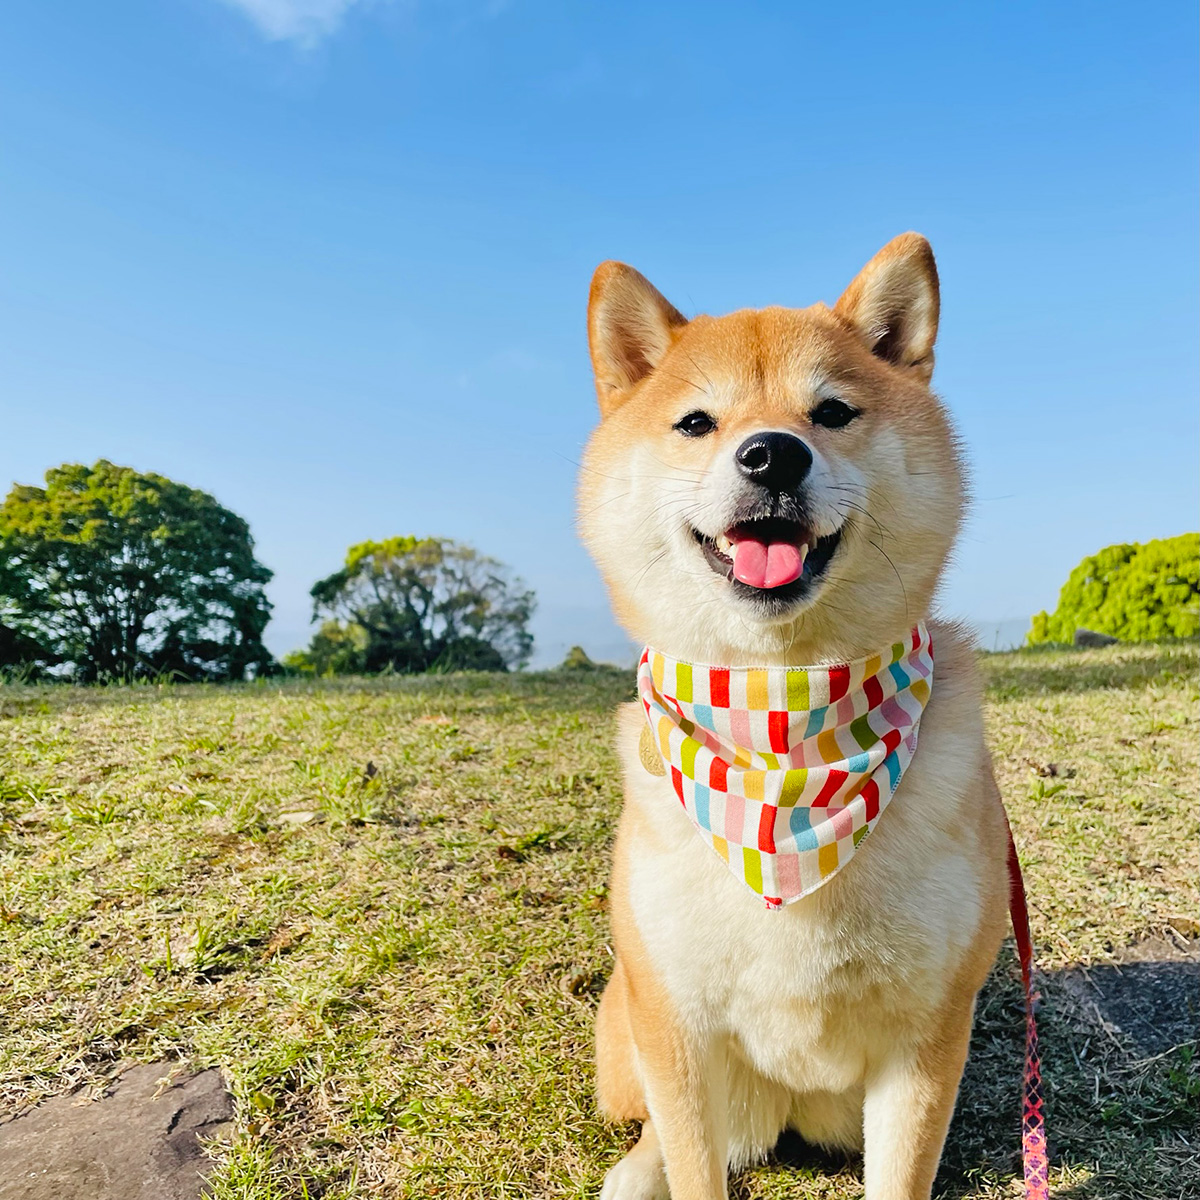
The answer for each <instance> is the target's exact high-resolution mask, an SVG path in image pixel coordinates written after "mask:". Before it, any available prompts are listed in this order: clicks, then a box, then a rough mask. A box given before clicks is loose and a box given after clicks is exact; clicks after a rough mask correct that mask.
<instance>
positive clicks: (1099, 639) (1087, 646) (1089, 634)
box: [1075, 629, 1121, 650]
mask: <svg viewBox="0 0 1200 1200" xmlns="http://www.w3.org/2000/svg"><path fill="white" fill-rule="evenodd" d="M1120 640H1121V639H1120V638H1115V637H1109V636H1108V634H1107V633H1097V632H1096V631H1095V630H1094V629H1077V630H1075V645H1076V646H1079V647H1080V648H1081V649H1084V650H1094V649H1096V647H1098V646H1115V645H1116V644H1117V642H1119V641H1120Z"/></svg>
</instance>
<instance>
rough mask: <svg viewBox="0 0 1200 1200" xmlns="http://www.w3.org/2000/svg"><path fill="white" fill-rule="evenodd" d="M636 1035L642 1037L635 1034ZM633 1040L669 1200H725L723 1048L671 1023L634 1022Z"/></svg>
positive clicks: (719, 1044) (725, 1136)
mask: <svg viewBox="0 0 1200 1200" xmlns="http://www.w3.org/2000/svg"><path fill="white" fill-rule="evenodd" d="M639 1035H640V1036H639ZM634 1040H635V1042H636V1044H637V1049H638V1062H639V1066H640V1068H641V1072H642V1083H643V1087H644V1088H645V1094H646V1107H647V1109H648V1110H649V1113H650V1119H651V1122H652V1123H653V1126H654V1130H655V1133H656V1135H657V1138H658V1143H659V1146H660V1148H661V1153H662V1157H663V1162H664V1163H665V1165H666V1173H667V1182H668V1184H669V1186H670V1193H671V1200H725V1198H726V1195H727V1192H726V1183H725V1180H726V1169H727V1165H728V1157H729V1155H728V1132H727V1128H726V1127H727V1117H728V1113H727V1108H728V1104H727V1097H726V1081H725V1071H726V1066H725V1046H724V1043H723V1042H722V1041H720V1040H719V1039H716V1038H712V1037H708V1038H704V1039H697V1038H695V1037H689V1036H688V1035H687V1034H686V1033H685V1032H684V1031H682V1030H680V1029H679V1028H677V1027H675V1028H672V1027H670V1026H669V1025H666V1024H665V1023H663V1024H657V1025H651V1024H649V1023H645V1022H641V1021H635V1025H634Z"/></svg>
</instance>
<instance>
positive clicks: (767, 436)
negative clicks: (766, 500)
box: [734, 432, 812, 492]
mask: <svg viewBox="0 0 1200 1200" xmlns="http://www.w3.org/2000/svg"><path fill="white" fill-rule="evenodd" d="M734 458H736V459H737V465H738V470H739V471H741V473H742V474H743V475H745V476H746V478H747V479H752V480H753V481H754V482H755V483H757V484H761V485H762V486H763V487H765V488H767V489H769V490H770V491H772V492H789V491H791V490H792V489H794V488H797V487H799V486H800V484H802V483H803V482H804V477H805V476H806V475H807V474H808V472H809V468H810V467H811V466H812V451H811V450H810V449H809V448H808V447H807V446H806V445H805V444H804V443H803V442H802V441H801V440H800V439H799V438H798V437H796V436H795V435H794V434H791V433H775V432H772V433H756V434H754V435H753V436H751V437H748V438H747V439H746V440H745V441H744V442H743V443H742V444H741V445H740V446H739V447H738V448H737V452H736V453H735V454H734Z"/></svg>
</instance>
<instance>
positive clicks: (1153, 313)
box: [0, 0, 1200, 662]
mask: <svg viewBox="0 0 1200 1200" xmlns="http://www.w3.org/2000/svg"><path fill="white" fill-rule="evenodd" d="M1196 23H1197V22H1196V12H1195V6H1194V5H1190V4H1183V3H1168V4H1160V5H1153V6H1142V7H1140V8H1139V7H1136V6H1130V5H1129V4H1127V3H1124V4H1119V5H1118V4H1109V3H1096V2H1093V3H1079V4H1068V3H1037V4H1021V3H1010V4H1004V5H983V4H955V3H945V4H921V5H917V4H910V5H904V4H895V3H891V4H876V5H872V4H858V5H828V4H800V3H788V4H785V3H778V4H771V5H763V4H738V5H732V4H704V3H694V2H693V3H688V4H660V5H640V4H622V3H611V4H606V5H576V4H560V3H549V2H546V3H534V2H521V0H512V2H510V3H505V2H503V0H500V2H491V3H488V2H486V0H485V2H479V0H443V2H441V3H426V2H423V0H415V2H405V0H357V2H356V0H112V3H108V4H96V3H94V0H60V2H58V3H55V4H46V3H45V2H44V0H10V2H9V3H7V4H6V5H5V8H4V14H3V16H0V111H2V114H3V116H2V119H0V162H2V163H3V170H2V171H0V247H2V259H3V270H2V271H0V328H2V329H3V334H2V335H0V485H3V486H7V484H8V483H9V482H10V481H13V480H18V481H21V482H37V481H39V480H40V479H41V476H42V474H43V472H44V471H45V470H46V468H47V467H49V466H52V465H55V464H57V463H60V462H63V461H86V462H90V461H92V460H94V459H96V458H99V457H106V458H110V459H112V460H114V461H117V462H121V463H127V464H130V465H133V466H136V467H138V468H139V469H142V470H154V471H159V472H162V473H164V474H167V475H170V476H172V477H174V478H178V479H180V480H182V481H185V482H187V483H190V484H193V485H195V486H199V487H202V488H204V489H205V490H208V491H211V492H213V493H214V494H215V495H216V496H217V497H218V498H219V499H220V500H221V501H222V502H223V503H225V504H227V505H229V506H230V507H232V508H233V509H235V510H236V511H238V512H240V513H241V514H242V515H244V516H245V517H246V518H247V519H248V520H249V521H250V523H251V527H252V529H253V531H254V534H255V537H256V539H257V543H258V549H259V555H260V557H261V558H262V559H263V561H264V562H266V564H267V565H268V566H270V567H271V568H272V569H273V570H274V571H275V573H276V576H275V581H274V583H273V585H272V589H271V595H272V598H273V600H274V602H275V604H276V616H275V619H274V621H273V622H272V625H271V627H270V629H269V631H268V642H269V644H270V645H271V646H272V648H273V649H275V650H276V651H279V652H283V651H286V650H288V649H291V648H294V647H296V646H298V645H300V644H302V643H303V642H304V641H305V640H306V639H307V636H308V633H309V627H308V619H309V601H308V596H307V592H308V588H309V586H310V585H311V584H312V582H313V581H314V580H315V579H317V578H318V577H320V576H322V575H324V574H327V573H328V572H329V571H331V570H333V569H335V568H336V567H337V565H338V564H339V562H340V561H341V558H342V555H343V554H344V551H345V548H346V546H347V545H348V544H350V543H351V542H354V541H359V540H362V539H364V538H369V537H384V536H388V535H391V534H396V533H409V532H412V533H421V534H442V535H447V536H452V537H457V538H462V539H464V540H467V541H469V542H472V543H474V544H475V545H477V546H478V547H480V548H481V549H483V550H486V551H487V552H489V553H492V554H494V555H496V556H497V557H499V558H501V559H503V560H504V561H506V562H508V563H509V564H511V565H512V566H513V567H514V568H515V569H516V570H517V571H518V572H519V573H520V574H521V575H523V576H524V577H525V579H527V580H528V582H529V583H530V584H532V585H533V586H534V587H535V589H536V590H537V593H538V596H539V599H540V611H539V615H538V618H537V623H536V633H537V635H538V640H539V652H538V661H541V662H548V661H556V660H557V659H558V658H559V657H561V655H562V653H563V651H564V650H565V648H566V647H567V646H568V645H570V644H571V643H573V642H582V643H583V644H584V645H585V646H586V647H587V648H588V649H589V650H590V651H592V652H593V653H594V654H596V655H598V656H602V657H617V656H619V655H621V654H623V653H624V641H623V638H622V637H621V635H620V633H619V632H618V631H617V630H616V628H615V626H614V625H613V624H612V622H611V619H610V618H609V616H608V608H607V603H606V600H605V597H604V595H603V592H602V590H601V587H600V584H599V581H598V579H597V577H596V575H595V573H594V571H593V570H592V568H591V566H590V564H589V562H588V560H587V559H586V557H585V555H584V553H583V551H582V550H581V549H580V548H579V546H578V545H577V542H576V539H575V535H574V531H573V525H572V491H573V486H574V474H575V469H576V468H575V460H576V459H577V458H578V455H579V449H580V446H581V444H582V442H583V441H584V439H585V438H586V436H587V433H588V430H589V428H590V427H591V424H592V422H593V419H594V393H593V392H592V387H591V381H590V375H589V368H588V362H587V353H586V340H585V326H584V310H585V300H586V294H587V285H588V280H589V278H590V274H591V271H592V269H593V268H594V266H595V265H596V264H597V263H598V262H599V261H601V260H602V259H605V258H620V259H624V260H625V261H628V262H631V263H633V264H634V265H635V266H637V267H638V268H639V269H641V270H642V271H643V272H644V273H646V274H647V275H648V276H649V277H650V278H651V279H652V280H653V281H654V282H655V283H657V284H658V286H659V287H660V288H661V289H662V290H663V291H664V292H665V293H666V294H667V295H668V296H669V297H670V298H671V299H672V300H673V301H674V302H675V303H676V304H677V305H678V306H679V307H681V308H682V309H684V310H685V311H686V312H698V311H712V312H719V311H728V310H730V309H733V308H738V307H742V306H746V305H763V304H768V303H782V304H797V305H803V304H808V303H811V302H813V301H815V300H818V299H824V300H827V301H832V300H833V299H835V298H836V296H837V295H838V294H839V292H840V291H841V289H842V288H843V287H844V286H845V284H846V283H848V282H849V280H850V279H851V278H852V276H853V275H854V273H855V272H856V271H857V270H858V268H859V267H860V266H861V265H862V263H863V262H865V261H866V259H867V258H868V257H870V255H871V254H872V253H873V252H874V251H875V250H876V249H877V248H878V247H879V246H880V245H882V244H883V243H884V242H885V241H887V240H888V239H889V238H890V237H892V236H893V235H894V234H896V233H899V232H902V231H903V230H906V229H918V230H920V231H922V232H923V233H925V234H926V235H927V236H929V237H930V239H931V240H932V242H933V245H934V249H935V251H936V253H937V255H938V259H939V266H940V269H941V274H942V285H943V324H942V335H941V339H940V344H939V349H940V353H939V363H938V369H937V372H936V374H935V386H936V387H937V389H938V390H939V392H940V393H941V394H942V395H943V396H944V398H945V399H946V401H947V403H948V405H949V406H950V408H951V409H952V411H953V412H954V414H955V417H956V420H957V423H958V425H959V428H960V430H961V432H962V433H963V435H964V437H965V439H966V442H967V445H968V448H969V453H970V458H971V461H972V464H973V468H974V476H975V491H976V501H975V507H974V514H973V518H972V521H971V524H970V526H969V528H968V530H967V533H966V536H965V537H964V539H963V542H962V544H961V547H960V551H959V554H958V557H957V561H956V565H955V567H954V571H953V574H952V576H951V578H950V580H949V582H948V586H947V588H946V591H945V595H944V607H945V608H946V609H948V610H950V611H954V612H957V613H960V614H963V615H965V616H967V617H970V618H972V619H975V620H977V621H979V622H982V623H988V622H994V621H1001V620H1006V619H1015V618H1019V619H1025V618H1027V617H1028V615H1029V614H1030V613H1032V612H1034V611H1035V610H1037V609H1039V608H1041V607H1053V604H1054V602H1055V598H1056V595H1057V591H1058V588H1059V586H1060V585H1061V583H1062V582H1063V580H1064V579H1065V577H1066V574H1067V572H1068V571H1069V570H1070V568H1071V567H1072V566H1073V565H1074V564H1075V563H1076V562H1077V561H1078V560H1079V559H1080V558H1081V557H1083V555H1085V554H1087V553H1089V552H1091V551H1093V550H1095V549H1098V548H1099V547H1101V546H1103V545H1106V544H1108V543H1111V542H1114V541H1123V540H1130V541H1140V540H1145V539H1147V538H1151V537H1159V536H1168V535H1171V534H1175V533H1179V532H1182V531H1184V530H1186V529H1189V528H1195V527H1196V524H1197V502H1198V499H1200V497H1198V488H1197V472H1196V448H1197V433H1198V429H1197V425H1198V415H1197V414H1198V410H1197V404H1196V396H1197V382H1198V381H1197V361H1196V353H1195V330H1196V325H1197V317H1198V315H1200V313H1198V304H1197V280H1196V261H1197V249H1198V247H1197V229H1196V220H1195V218H1196V207H1197V204H1196V202H1197V172H1196V161H1197V156H1196V150H1197V98H1198V97H1197V77H1196V61H1195V47H1196V35H1197V28H1196Z"/></svg>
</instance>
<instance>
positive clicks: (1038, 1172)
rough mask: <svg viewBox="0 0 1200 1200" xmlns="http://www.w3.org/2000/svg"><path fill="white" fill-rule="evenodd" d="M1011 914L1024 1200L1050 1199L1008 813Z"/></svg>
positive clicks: (1022, 907)
mask: <svg viewBox="0 0 1200 1200" xmlns="http://www.w3.org/2000/svg"><path fill="white" fill-rule="evenodd" d="M1004 824H1005V828H1007V829H1008V911H1009V913H1010V914H1011V916H1012V926H1013V933H1015V934H1016V935H1017V955H1018V956H1019V958H1020V960H1021V982H1022V983H1023V984H1024V985H1025V1084H1024V1093H1023V1095H1022V1098H1021V1161H1022V1164H1023V1165H1024V1169H1025V1200H1049V1198H1050V1164H1049V1162H1048V1161H1047V1158H1046V1118H1045V1114H1044V1113H1043V1111H1042V1107H1043V1103H1044V1101H1043V1098H1042V1060H1041V1057H1040V1056H1039V1055H1038V1036H1037V1022H1036V1021H1035V1020H1034V1016H1033V1005H1034V1001H1036V1000H1037V999H1038V993H1036V992H1035V991H1034V990H1033V979H1032V973H1033V942H1032V939H1031V938H1030V936H1029V907H1028V905H1027V904H1026V902H1025V882H1024V880H1023V879H1022V877H1021V863H1020V860H1019V859H1018V858H1017V847H1016V844H1015V843H1014V842H1013V835H1012V828H1011V826H1009V824H1008V814H1007V813H1006V814H1005V817H1004Z"/></svg>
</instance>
